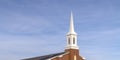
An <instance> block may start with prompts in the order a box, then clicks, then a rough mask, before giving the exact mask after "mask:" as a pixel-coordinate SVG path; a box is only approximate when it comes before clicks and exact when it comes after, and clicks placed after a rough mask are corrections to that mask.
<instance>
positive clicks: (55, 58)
mask: <svg viewBox="0 0 120 60" xmlns="http://www.w3.org/2000/svg"><path fill="white" fill-rule="evenodd" d="M66 40H67V41H66V42H67V44H66V47H65V51H64V52H60V53H55V54H49V55H45V56H38V57H33V58H27V59H22V60H85V58H83V57H82V56H80V54H79V47H78V45H77V33H76V32H75V31H74V21H73V14H72V12H71V17H70V29H69V32H68V33H67V38H66Z"/></svg>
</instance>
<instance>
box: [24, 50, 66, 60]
mask: <svg viewBox="0 0 120 60" xmlns="http://www.w3.org/2000/svg"><path fill="white" fill-rule="evenodd" d="M64 53H65V52H60V53H55V54H49V55H44V56H39V57H33V58H27V59H22V60H47V59H49V58H53V57H55V56H59V55H62V54H64Z"/></svg>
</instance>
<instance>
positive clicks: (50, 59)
mask: <svg viewBox="0 0 120 60" xmlns="http://www.w3.org/2000/svg"><path fill="white" fill-rule="evenodd" d="M68 53H69V52H66V53H64V54H61V55H58V56H54V57H52V58H49V59H47V60H52V59H53V58H56V57H63V55H66V54H68Z"/></svg>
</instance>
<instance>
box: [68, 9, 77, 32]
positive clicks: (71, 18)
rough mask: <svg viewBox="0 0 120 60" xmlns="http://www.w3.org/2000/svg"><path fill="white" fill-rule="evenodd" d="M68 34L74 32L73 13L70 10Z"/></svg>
mask: <svg viewBox="0 0 120 60" xmlns="http://www.w3.org/2000/svg"><path fill="white" fill-rule="evenodd" d="M68 34H76V33H75V31H74V22H73V13H72V11H71V16H70V29H69V32H68Z"/></svg>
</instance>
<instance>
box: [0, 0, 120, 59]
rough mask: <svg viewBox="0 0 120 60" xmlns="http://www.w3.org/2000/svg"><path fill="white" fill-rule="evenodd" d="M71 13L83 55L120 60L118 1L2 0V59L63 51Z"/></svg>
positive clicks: (90, 57) (0, 14)
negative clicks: (71, 13)
mask: <svg viewBox="0 0 120 60" xmlns="http://www.w3.org/2000/svg"><path fill="white" fill-rule="evenodd" d="M71 10H72V11H73V14H74V23H75V31H76V32H77V33H78V45H79V48H80V55H82V56H83V57H85V58H86V60H119V59H120V1H119V0H0V60H20V59H23V58H28V57H34V56H40V55H46V54H51V53H57V52H62V51H64V48H65V46H66V33H67V32H68V29H69V19H70V12H71Z"/></svg>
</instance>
